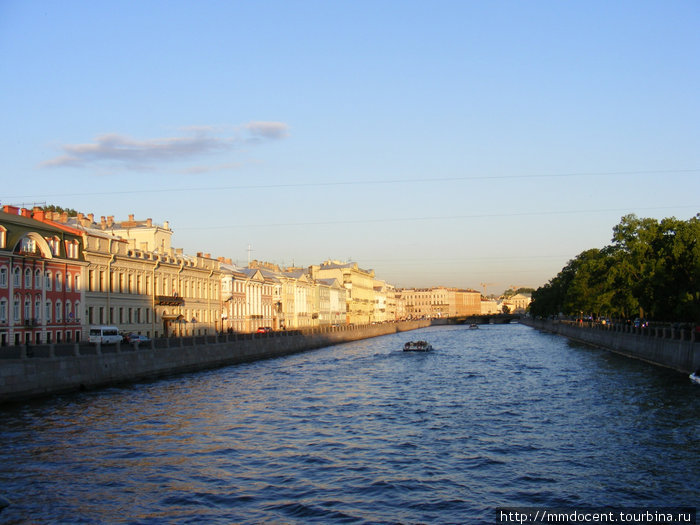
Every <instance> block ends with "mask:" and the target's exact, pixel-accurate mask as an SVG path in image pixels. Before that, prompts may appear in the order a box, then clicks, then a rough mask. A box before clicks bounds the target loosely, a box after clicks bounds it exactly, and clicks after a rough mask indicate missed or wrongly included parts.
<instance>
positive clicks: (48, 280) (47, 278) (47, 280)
mask: <svg viewBox="0 0 700 525" xmlns="http://www.w3.org/2000/svg"><path fill="white" fill-rule="evenodd" d="M52 282H53V276H52V275H51V272H50V271H48V270H47V271H46V273H45V274H44V283H45V284H46V289H47V290H48V291H51V283H52Z"/></svg>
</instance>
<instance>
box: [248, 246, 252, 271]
mask: <svg viewBox="0 0 700 525" xmlns="http://www.w3.org/2000/svg"><path fill="white" fill-rule="evenodd" d="M252 251H253V249H252V248H251V247H250V244H249V245H248V266H250V252H252Z"/></svg>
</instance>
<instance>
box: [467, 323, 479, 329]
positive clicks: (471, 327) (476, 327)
mask: <svg viewBox="0 0 700 525" xmlns="http://www.w3.org/2000/svg"><path fill="white" fill-rule="evenodd" d="M469 329H470V330H478V329H479V325H478V324H476V323H472V324H470V325H469Z"/></svg>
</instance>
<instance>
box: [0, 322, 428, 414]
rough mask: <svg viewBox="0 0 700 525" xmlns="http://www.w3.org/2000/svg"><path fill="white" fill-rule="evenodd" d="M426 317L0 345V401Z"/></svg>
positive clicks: (362, 335) (255, 354)
mask: <svg viewBox="0 0 700 525" xmlns="http://www.w3.org/2000/svg"><path fill="white" fill-rule="evenodd" d="M429 325H430V322H429V321H422V320H421V321H406V322H400V323H384V324H376V325H368V326H353V327H339V328H338V327H336V328H324V329H314V330H309V331H304V332H273V333H270V334H231V335H228V334H226V335H218V336H206V337H183V338H171V339H157V340H155V341H151V342H150V343H146V344H145V345H144V344H141V345H139V346H138V347H137V346H133V345H129V344H126V343H123V344H120V345H104V346H100V345H91V344H87V343H82V344H69V345H66V344H64V345H43V346H35V347H30V348H27V347H24V346H17V347H5V348H2V349H0V403H6V402H9V401H19V400H24V399H29V398H32V397H40V396H44V395H48V394H55V393H61V392H70V391H76V390H81V389H89V388H97V387H103V386H108V385H113V384H119V383H127V382H133V381H139V380H144V379H150V378H156V377H161V376H167V375H173V374H179V373H184V372H191V371H195V370H204V369H207V368H215V367H219V366H225V365H231V364H236V363H242V362H246V361H253V360H257V359H267V358H271V357H279V356H283V355H287V354H293V353H296V352H302V351H305V350H311V349H314V348H321V347H325V346H330V345H334V344H339V343H345V342H348V341H356V340H359V339H367V338H370V337H378V336H382V335H388V334H394V333H397V332H404V331H408V330H415V329H417V328H423V327H426V326H429Z"/></svg>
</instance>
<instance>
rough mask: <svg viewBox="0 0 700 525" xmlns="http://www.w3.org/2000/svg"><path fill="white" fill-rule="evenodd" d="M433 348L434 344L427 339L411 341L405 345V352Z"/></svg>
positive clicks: (423, 350)
mask: <svg viewBox="0 0 700 525" xmlns="http://www.w3.org/2000/svg"><path fill="white" fill-rule="evenodd" d="M432 349H433V345H431V344H430V343H428V342H427V341H409V342H408V343H406V344H405V345H403V351H404V352H430V351H431V350H432Z"/></svg>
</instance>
